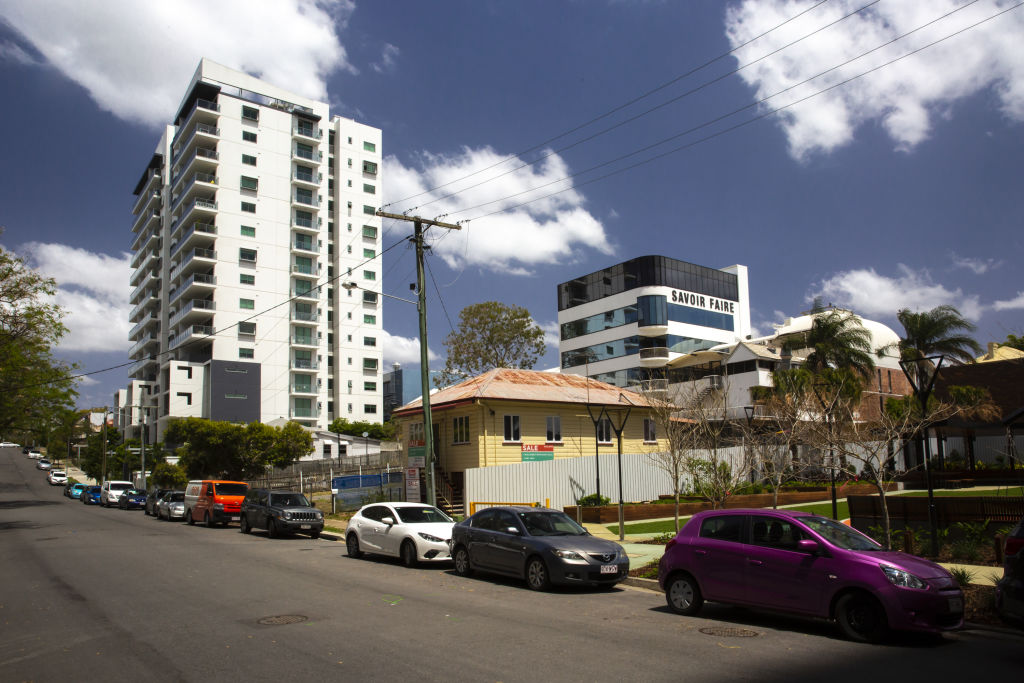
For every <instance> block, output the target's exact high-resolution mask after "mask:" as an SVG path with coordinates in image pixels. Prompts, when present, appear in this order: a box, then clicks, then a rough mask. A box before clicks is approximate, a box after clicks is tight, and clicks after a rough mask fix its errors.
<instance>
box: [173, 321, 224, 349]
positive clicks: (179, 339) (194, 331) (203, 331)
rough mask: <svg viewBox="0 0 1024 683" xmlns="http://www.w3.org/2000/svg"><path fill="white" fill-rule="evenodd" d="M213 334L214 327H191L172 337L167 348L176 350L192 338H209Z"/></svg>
mask: <svg viewBox="0 0 1024 683" xmlns="http://www.w3.org/2000/svg"><path fill="white" fill-rule="evenodd" d="M212 334H213V326H212V325H189V326H188V327H186V328H185V329H183V330H181V331H180V332H178V334H176V335H174V336H172V337H171V338H170V339H169V340H168V342H167V346H168V347H169V348H172V349H173V348H176V347H178V346H181V345H182V344H184V343H185V342H187V341H188V340H189V339H191V338H192V337H209V336H210V335H212Z"/></svg>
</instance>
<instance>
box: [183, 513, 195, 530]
mask: <svg viewBox="0 0 1024 683" xmlns="http://www.w3.org/2000/svg"><path fill="white" fill-rule="evenodd" d="M185 523H186V524H188V525H189V526H195V525H196V520H195V519H193V518H192V511H191V510H185Z"/></svg>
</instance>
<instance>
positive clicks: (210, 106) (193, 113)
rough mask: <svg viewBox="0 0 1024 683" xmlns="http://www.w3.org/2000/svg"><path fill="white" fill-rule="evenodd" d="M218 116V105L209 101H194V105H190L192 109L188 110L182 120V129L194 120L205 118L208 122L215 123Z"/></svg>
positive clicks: (200, 99)
mask: <svg viewBox="0 0 1024 683" xmlns="http://www.w3.org/2000/svg"><path fill="white" fill-rule="evenodd" d="M219 114H220V105H219V104H217V103H216V102H211V101H210V100H204V99H202V98H198V99H196V103H195V104H193V105H192V108H191V109H189V110H188V114H186V115H185V118H184V119H183V120H182V122H181V125H182V127H185V126H188V125H189V124H191V123H192V120H193V119H194V118H205V119H207V120H209V121H216V120H217V116H218V115H219Z"/></svg>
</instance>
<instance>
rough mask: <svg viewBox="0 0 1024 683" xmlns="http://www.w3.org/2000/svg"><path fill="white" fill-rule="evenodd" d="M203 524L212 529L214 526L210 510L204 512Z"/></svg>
mask: <svg viewBox="0 0 1024 683" xmlns="http://www.w3.org/2000/svg"><path fill="white" fill-rule="evenodd" d="M203 526H205V527H206V528H207V529H212V528H213V527H214V524H213V520H212V519H210V513H209V512H204V513H203Z"/></svg>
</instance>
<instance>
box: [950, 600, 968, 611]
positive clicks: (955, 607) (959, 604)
mask: <svg viewBox="0 0 1024 683" xmlns="http://www.w3.org/2000/svg"><path fill="white" fill-rule="evenodd" d="M949 611H950V612H963V611H964V601H963V599H962V598H950V599H949Z"/></svg>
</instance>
